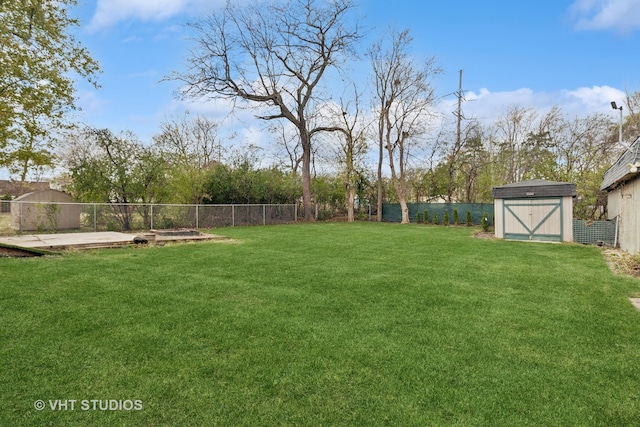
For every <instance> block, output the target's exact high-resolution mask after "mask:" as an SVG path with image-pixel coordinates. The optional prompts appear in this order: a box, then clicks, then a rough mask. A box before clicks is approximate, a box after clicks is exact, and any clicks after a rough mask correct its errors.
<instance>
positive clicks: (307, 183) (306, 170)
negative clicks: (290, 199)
mask: <svg viewBox="0 0 640 427" xmlns="http://www.w3.org/2000/svg"><path fill="white" fill-rule="evenodd" d="M299 131H300V140H301V142H302V207H303V208H304V219H305V221H314V220H315V216H314V214H313V207H312V205H311V137H310V135H309V132H307V130H306V129H299Z"/></svg>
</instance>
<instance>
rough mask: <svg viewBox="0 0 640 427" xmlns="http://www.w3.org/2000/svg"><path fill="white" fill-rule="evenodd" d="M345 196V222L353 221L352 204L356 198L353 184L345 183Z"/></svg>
mask: <svg viewBox="0 0 640 427" xmlns="http://www.w3.org/2000/svg"><path fill="white" fill-rule="evenodd" d="M345 196H346V202H347V222H354V221H355V213H354V204H355V200H356V189H355V188H353V185H351V184H347V188H346V191H345Z"/></svg>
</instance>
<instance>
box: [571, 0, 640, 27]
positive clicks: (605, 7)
mask: <svg viewBox="0 0 640 427" xmlns="http://www.w3.org/2000/svg"><path fill="white" fill-rule="evenodd" d="M569 12H570V14H571V16H572V19H573V20H574V21H575V27H576V28H577V29H579V30H614V31H616V32H618V33H621V34H626V33H630V32H632V31H635V30H640V2H639V1H638V0H575V1H574V3H573V4H572V5H571V6H570V8H569Z"/></svg>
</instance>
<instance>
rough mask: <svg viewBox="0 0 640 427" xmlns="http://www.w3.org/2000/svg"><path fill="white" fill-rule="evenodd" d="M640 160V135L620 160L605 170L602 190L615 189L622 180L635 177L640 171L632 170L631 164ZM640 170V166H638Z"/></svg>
mask: <svg viewBox="0 0 640 427" xmlns="http://www.w3.org/2000/svg"><path fill="white" fill-rule="evenodd" d="M636 162H640V137H638V138H636V140H635V141H634V142H633V144H631V146H629V148H628V149H627V150H625V152H624V153H622V155H621V156H620V157H618V160H616V162H615V163H614V164H613V165H612V166H611V167H610V168H609V169H608V170H607V171H606V172H605V174H604V179H603V180H602V184H601V185H600V189H601V190H613V189H614V188H615V187H617V186H618V184H620V183H621V182H625V181H629V180H630V179H633V178H635V177H636V176H637V175H638V173H637V172H631V170H630V169H629V165H633V164H635V163H636ZM638 170H640V168H638Z"/></svg>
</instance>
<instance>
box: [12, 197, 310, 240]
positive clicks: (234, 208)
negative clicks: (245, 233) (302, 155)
mask: <svg viewBox="0 0 640 427" xmlns="http://www.w3.org/2000/svg"><path fill="white" fill-rule="evenodd" d="M297 216H298V212H297V206H296V205H295V204H286V205H271V204H262V205H243V204H232V205H170V204H142V203H140V204H138V203H129V204H116V203H62V202H55V203H53V202H52V203H49V202H16V201H11V202H10V201H2V202H1V203H0V233H3V234H7V232H10V231H14V232H28V231H37V232H40V231H63V230H81V231H131V230H149V229H172V228H196V229H207V228H216V227H228V226H232V227H233V226H242V225H270V224H285V223H291V222H296V221H297Z"/></svg>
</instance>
